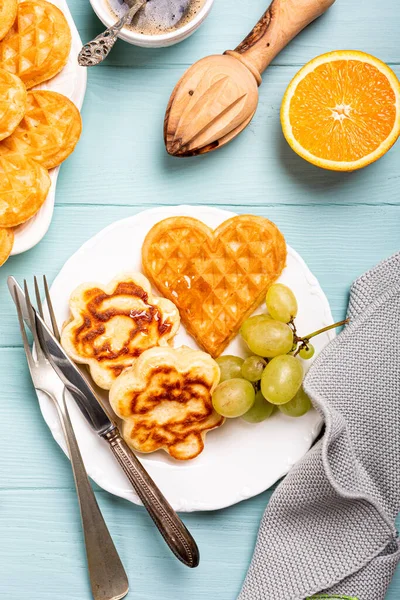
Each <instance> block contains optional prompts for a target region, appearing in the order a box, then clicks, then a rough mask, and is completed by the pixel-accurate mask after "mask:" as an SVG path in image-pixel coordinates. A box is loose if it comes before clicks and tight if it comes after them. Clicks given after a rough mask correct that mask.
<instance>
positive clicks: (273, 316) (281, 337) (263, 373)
mask: <svg viewBox="0 0 400 600" xmlns="http://www.w3.org/2000/svg"><path fill="white" fill-rule="evenodd" d="M266 304H267V310H268V314H262V315H256V316H253V317H250V318H249V319H247V320H246V321H244V323H243V325H242V327H241V329H240V334H241V336H242V338H243V340H244V341H245V342H246V344H247V346H248V347H249V349H250V351H251V352H253V355H252V356H249V357H248V358H246V359H245V360H243V359H242V358H239V357H237V356H228V355H226V356H221V357H219V358H217V363H218V365H219V367H220V370H221V379H220V383H219V385H218V386H217V387H216V389H215V391H214V393H213V397H212V401H213V406H214V408H215V410H216V411H217V412H218V413H219V414H220V415H222V416H224V417H227V418H236V417H242V418H243V419H245V420H246V421H248V422H250V423H260V422H261V421H264V420H265V419H268V418H269V417H270V416H271V415H272V413H273V412H274V411H275V410H276V408H278V409H279V410H280V411H281V412H282V413H284V414H285V415H289V416H291V417H300V416H302V415H304V414H305V413H306V412H308V411H309V410H310V408H311V402H310V399H309V398H308V396H307V395H306V393H305V392H304V390H303V388H302V383H303V376H304V373H303V365H302V363H301V361H300V360H299V359H298V356H300V357H301V358H303V359H309V358H311V357H312V356H313V355H314V347H313V346H312V345H311V344H310V343H309V340H308V339H305V338H299V337H297V334H296V327H295V325H294V319H295V317H296V315H297V311H298V307H297V300H296V297H295V295H294V294H293V292H292V290H290V289H289V288H288V287H287V286H286V285H283V284H281V283H277V284H274V285H272V286H271V287H270V288H269V290H268V293H267V298H266Z"/></svg>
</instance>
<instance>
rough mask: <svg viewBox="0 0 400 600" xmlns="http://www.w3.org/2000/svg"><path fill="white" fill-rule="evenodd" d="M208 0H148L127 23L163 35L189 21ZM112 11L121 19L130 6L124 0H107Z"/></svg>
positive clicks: (129, 26) (145, 32) (135, 29)
mask: <svg viewBox="0 0 400 600" xmlns="http://www.w3.org/2000/svg"><path fill="white" fill-rule="evenodd" d="M205 1H206V0H147V2H146V4H145V5H144V6H143V7H142V8H141V9H140V10H139V11H138V13H137V14H136V15H135V16H134V18H133V19H132V22H131V23H130V24H129V25H127V27H128V29H131V30H133V31H135V33H141V34H143V35H161V34H164V33H168V32H169V31H175V30H176V29H179V28H180V27H183V26H184V25H186V24H187V23H189V22H190V21H191V20H192V19H193V18H194V17H195V16H196V14H197V13H198V12H199V11H200V9H201V8H202V7H203V5H204V4H205ZM107 2H108V5H109V8H110V10H111V12H112V13H113V14H114V16H115V17H116V18H117V19H120V18H121V17H122V16H123V15H124V14H125V13H126V11H127V10H129V6H128V5H127V4H126V3H125V2H124V0H107Z"/></svg>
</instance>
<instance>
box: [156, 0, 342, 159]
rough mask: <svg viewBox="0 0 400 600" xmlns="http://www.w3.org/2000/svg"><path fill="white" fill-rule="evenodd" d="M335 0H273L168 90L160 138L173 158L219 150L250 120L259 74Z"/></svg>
mask: <svg viewBox="0 0 400 600" xmlns="http://www.w3.org/2000/svg"><path fill="white" fill-rule="evenodd" d="M334 2H335V0H273V2H272V4H271V5H270V7H269V8H268V9H267V11H266V12H265V14H264V15H263V16H262V17H261V19H260V20H259V21H258V23H257V25H256V26H255V27H254V29H253V30H252V31H251V32H250V33H249V35H248V36H247V37H246V38H245V39H244V40H243V42H242V43H241V44H239V46H238V47H237V48H236V49H235V50H227V51H226V52H225V53H224V54H223V55H222V54H221V55H219V54H217V55H213V56H208V57H207V58H203V59H201V60H199V61H198V62H196V63H195V64H194V65H192V66H191V67H190V68H189V69H188V70H187V71H186V73H185V74H184V75H183V77H182V78H181V79H180V80H179V81H178V83H177V85H176V86H175V89H174V91H173V92H172V95H171V98H170V100H169V103H168V107H167V112H166V115H165V124H164V139H165V146H166V148H167V152H168V153H169V154H172V155H173V156H196V155H197V154H205V153H206V152H211V151H212V150H216V149H217V148H220V147H221V146H223V145H224V144H226V143H227V142H229V141H230V140H232V139H233V138H234V137H236V136H237V135H238V134H239V133H240V132H241V131H242V130H243V129H244V128H245V127H246V126H247V125H248V124H249V123H250V121H251V119H252V118H253V115H254V113H255V111H256V109H257V104H258V86H259V85H260V84H261V81H262V79H261V73H262V72H263V71H264V70H265V69H266V68H267V66H268V65H269V64H270V63H271V61H272V60H273V59H274V58H275V56H276V55H277V54H278V53H279V52H280V51H281V50H282V49H283V48H284V47H285V46H286V45H287V44H288V43H289V42H290V40H292V39H293V38H294V37H295V36H296V35H297V34H298V33H299V32H300V31H301V30H302V29H304V27H306V26H307V25H308V24H309V23H311V22H312V21H314V19H316V18H317V17H319V16H320V15H322V14H323V13H324V12H325V11H326V10H327V9H328V8H329V7H330V6H331V5H332V4H333V3H334Z"/></svg>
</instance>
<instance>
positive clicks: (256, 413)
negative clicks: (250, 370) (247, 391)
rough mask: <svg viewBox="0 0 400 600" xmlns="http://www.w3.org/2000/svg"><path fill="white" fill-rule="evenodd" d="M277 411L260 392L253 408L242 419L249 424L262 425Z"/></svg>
mask: <svg viewBox="0 0 400 600" xmlns="http://www.w3.org/2000/svg"><path fill="white" fill-rule="evenodd" d="M274 410H275V406H274V405H273V404H271V403H270V402H268V400H266V399H265V398H264V396H263V395H262V393H261V390H259V391H258V392H257V393H256V398H255V401H254V404H253V406H252V407H251V408H250V410H248V411H247V413H245V414H244V415H243V417H242V419H244V420H245V421H247V422H248V423H261V421H265V420H266V419H268V418H269V417H270V416H271V415H272V413H273V412H274Z"/></svg>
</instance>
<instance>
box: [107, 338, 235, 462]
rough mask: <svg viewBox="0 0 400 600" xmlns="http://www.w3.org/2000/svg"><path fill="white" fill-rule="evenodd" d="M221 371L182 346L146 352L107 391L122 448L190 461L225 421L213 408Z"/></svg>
mask: <svg viewBox="0 0 400 600" xmlns="http://www.w3.org/2000/svg"><path fill="white" fill-rule="evenodd" d="M219 378H220V370H219V367H218V365H217V363H216V362H215V361H214V360H213V359H212V358H211V356H210V355H209V354H206V353H205V352H201V351H199V350H191V349H190V348H187V347H185V346H183V347H181V348H178V349H175V348H152V349H151V350H146V352H144V353H143V354H142V355H141V356H140V358H139V359H138V360H137V361H136V362H135V364H134V365H133V367H132V368H130V369H126V370H125V371H124V372H123V373H122V375H121V376H120V377H118V379H117V380H116V381H115V383H114V384H113V386H112V388H111V390H110V403H111V406H112V408H113V410H114V412H115V413H116V414H117V415H118V416H119V417H120V418H121V419H123V422H124V423H123V427H122V433H123V436H124V439H125V441H126V442H127V444H128V445H129V446H130V447H131V448H132V449H133V450H137V451H138V452H147V453H148V452H155V451H156V450H160V449H163V450H165V451H166V452H168V454H170V455H171V456H173V457H174V458H176V459H178V460H189V459H192V458H195V457H196V456H198V455H199V454H200V452H202V450H203V449H204V441H205V437H206V434H207V432H208V431H210V430H211V429H215V428H216V427H219V426H220V425H222V424H223V422H224V418H223V417H221V416H220V415H218V414H217V413H216V412H215V410H214V409H213V406H212V399H211V398H212V393H213V391H214V389H215V387H216V386H217V385H218V382H219Z"/></svg>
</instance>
